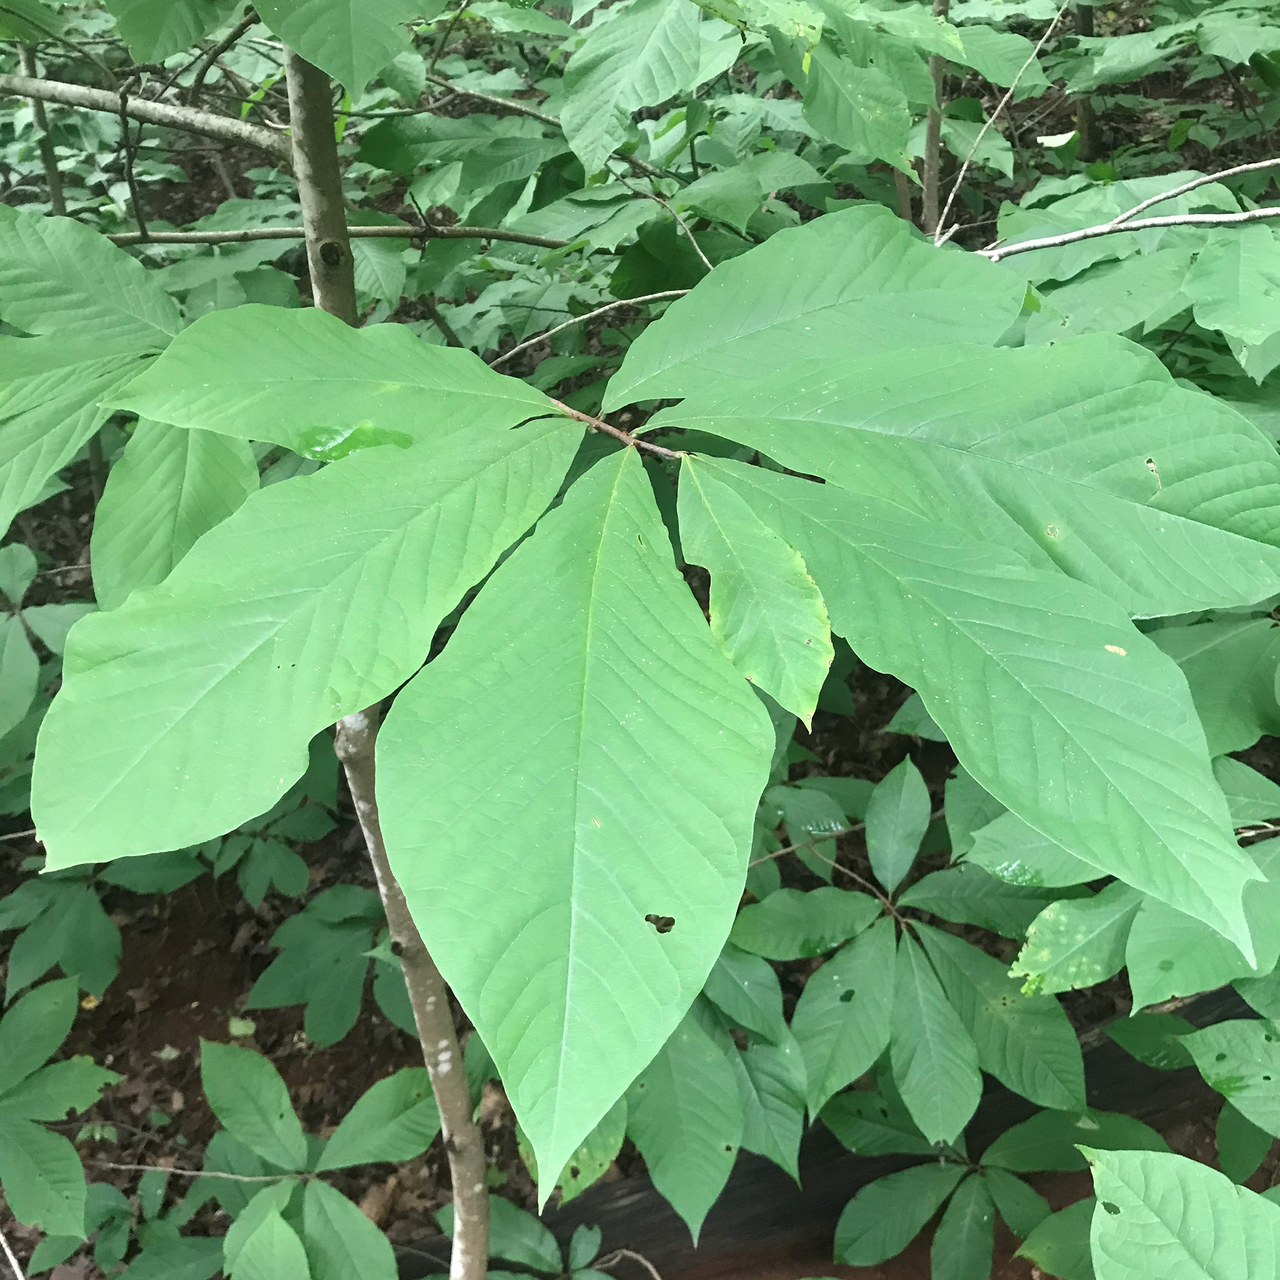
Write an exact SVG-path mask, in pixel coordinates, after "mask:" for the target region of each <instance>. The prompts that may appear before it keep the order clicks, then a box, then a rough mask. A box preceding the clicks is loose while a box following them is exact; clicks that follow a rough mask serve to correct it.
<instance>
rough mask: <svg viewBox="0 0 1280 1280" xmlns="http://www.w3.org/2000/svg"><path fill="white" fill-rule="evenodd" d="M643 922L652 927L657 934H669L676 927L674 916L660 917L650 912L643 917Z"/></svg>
mask: <svg viewBox="0 0 1280 1280" xmlns="http://www.w3.org/2000/svg"><path fill="white" fill-rule="evenodd" d="M645 922H646V923H647V924H651V925H653V927H654V928H655V929H657V931H658V932H659V933H670V932H671V930H672V929H674V928H675V927H676V918H675V916H660V915H655V914H654V913H653V912H650V913H649V914H648V915H647V916H645Z"/></svg>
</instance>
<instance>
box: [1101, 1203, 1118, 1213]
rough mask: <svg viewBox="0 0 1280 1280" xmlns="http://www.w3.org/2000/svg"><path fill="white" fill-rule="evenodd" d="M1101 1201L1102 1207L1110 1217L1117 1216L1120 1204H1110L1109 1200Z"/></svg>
mask: <svg viewBox="0 0 1280 1280" xmlns="http://www.w3.org/2000/svg"><path fill="white" fill-rule="evenodd" d="M1101 1203H1102V1207H1103V1208H1104V1209H1105V1210H1106V1211H1107V1212H1108V1213H1109V1214H1111V1216H1112V1217H1119V1215H1120V1206H1119V1205H1118V1204H1112V1203H1111V1201H1110V1200H1103V1201H1102V1202H1101Z"/></svg>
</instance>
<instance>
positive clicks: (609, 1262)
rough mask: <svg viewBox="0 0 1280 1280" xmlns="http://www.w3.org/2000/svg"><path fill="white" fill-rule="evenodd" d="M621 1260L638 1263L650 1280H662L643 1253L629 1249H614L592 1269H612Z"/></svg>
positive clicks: (656, 1269) (594, 1264) (659, 1273)
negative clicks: (626, 1259)
mask: <svg viewBox="0 0 1280 1280" xmlns="http://www.w3.org/2000/svg"><path fill="white" fill-rule="evenodd" d="M623 1258H629V1259H630V1260H631V1261H632V1262H638V1263H639V1264H640V1265H641V1266H642V1267H643V1268H644V1269H645V1270H646V1271H647V1272H648V1273H649V1276H650V1280H662V1274H661V1272H659V1270H658V1268H657V1267H655V1266H654V1265H653V1263H652V1262H650V1261H649V1259H648V1258H646V1257H645V1256H644V1254H643V1253H635V1252H634V1251H633V1250H631V1249H615V1250H614V1251H613V1252H612V1253H611V1254H609V1255H607V1256H606V1257H603V1258H601V1259H600V1260H599V1261H597V1262H595V1263H593V1264H592V1265H593V1266H594V1267H598V1268H601V1269H603V1268H606V1267H612V1266H613V1265H614V1264H615V1263H617V1262H621V1261H622V1259H623Z"/></svg>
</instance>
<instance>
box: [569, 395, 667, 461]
mask: <svg viewBox="0 0 1280 1280" xmlns="http://www.w3.org/2000/svg"><path fill="white" fill-rule="evenodd" d="M547 398H548V399H550V396H548V397H547ZM551 403H552V404H553V405H555V407H556V408H557V409H559V410H560V412H561V413H564V414H567V415H568V416H569V417H570V418H572V419H573V420H574V421H575V422H583V423H585V424H586V425H587V426H589V427H590V428H591V429H592V430H593V431H600V432H603V433H604V434H605V435H607V436H612V437H613V438H614V439H615V440H621V441H622V443H623V444H628V445H634V446H635V448H637V449H641V450H643V451H644V452H645V453H652V454H654V455H655V456H656V457H659V458H683V457H684V456H685V455H684V454H683V453H678V452H676V450H674V449H664V448H663V447H662V445H660V444H650V443H649V441H648V440H641V439H640V438H639V437H638V436H633V435H632V434H631V432H630V431H624V430H623V429H622V428H621V427H615V426H614V425H613V423H612V422H606V421H605V420H604V419H603V418H593V417H592V416H591V415H590V414H589V413H581V412H579V411H578V410H577V409H570V408H569V406H568V405H567V404H561V403H560V401H559V400H552V401H551Z"/></svg>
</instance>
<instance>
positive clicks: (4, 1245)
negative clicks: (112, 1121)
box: [0, 1231, 661, 1280]
mask: <svg viewBox="0 0 1280 1280" xmlns="http://www.w3.org/2000/svg"><path fill="white" fill-rule="evenodd" d="M0 1249H2V1250H3V1251H4V1256H5V1259H6V1261H7V1262H8V1263H9V1266H10V1267H11V1268H12V1269H13V1274H14V1275H15V1276H16V1277H17V1280H27V1278H26V1276H25V1275H23V1273H22V1264H21V1263H20V1262H19V1261H18V1256H17V1254H15V1253H14V1251H13V1250H12V1249H11V1248H10V1247H9V1239H8V1237H7V1236H6V1235H5V1233H4V1232H3V1231H0ZM659 1280H661V1277H659Z"/></svg>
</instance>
